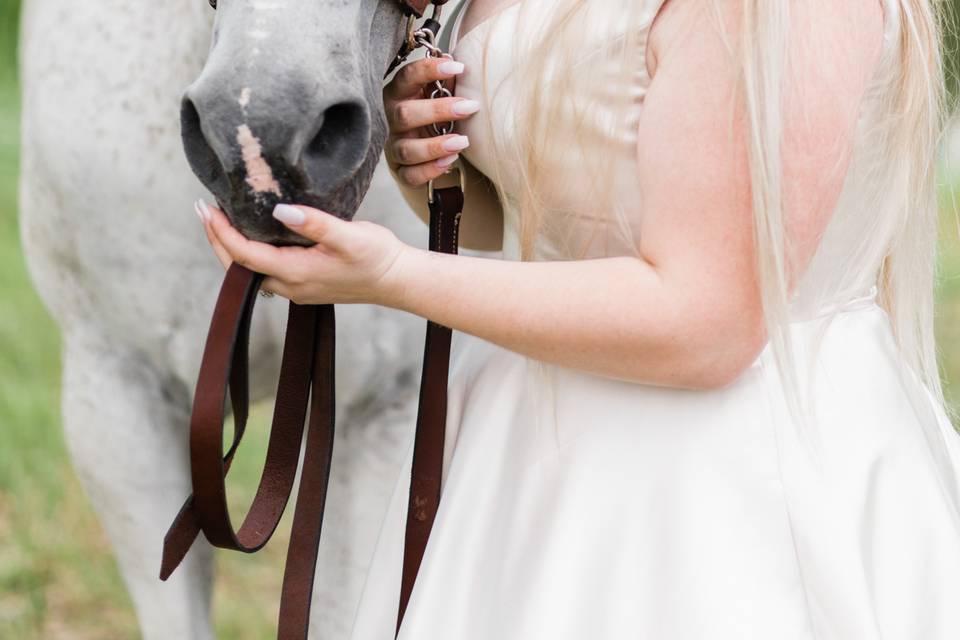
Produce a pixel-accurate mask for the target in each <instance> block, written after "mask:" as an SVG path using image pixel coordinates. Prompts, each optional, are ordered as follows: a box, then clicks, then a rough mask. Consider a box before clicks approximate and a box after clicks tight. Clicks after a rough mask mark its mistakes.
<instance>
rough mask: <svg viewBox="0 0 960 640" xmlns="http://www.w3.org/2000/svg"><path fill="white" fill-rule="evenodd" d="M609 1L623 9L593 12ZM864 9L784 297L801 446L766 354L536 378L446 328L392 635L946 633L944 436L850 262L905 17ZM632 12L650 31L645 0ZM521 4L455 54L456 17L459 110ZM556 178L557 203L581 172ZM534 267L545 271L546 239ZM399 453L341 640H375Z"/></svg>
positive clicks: (390, 616) (949, 574) (951, 604)
mask: <svg viewBox="0 0 960 640" xmlns="http://www.w3.org/2000/svg"><path fill="white" fill-rule="evenodd" d="M466 1H467V2H469V0H466ZM621 1H635V0H611V2H621ZM879 1H882V2H883V5H884V15H885V29H886V34H885V38H886V44H885V47H886V48H885V52H884V57H883V62H882V65H881V69H880V71H879V72H878V74H877V76H876V79H875V82H874V84H873V85H871V87H870V90H869V91H868V94H867V96H866V98H865V100H864V104H863V111H862V114H861V125H862V130H861V131H862V135H861V136H860V138H859V139H858V144H857V146H856V151H855V156H854V161H853V164H852V165H851V167H850V170H849V175H848V179H847V182H846V184H845V186H844V190H843V193H842V195H841V198H840V202H839V204H838V207H837V209H836V211H835V214H834V218H833V219H832V222H831V225H830V227H829V228H828V230H827V232H826V234H825V236H824V238H823V241H822V245H821V247H820V249H819V251H818V253H817V255H816V256H815V257H814V260H813V262H812V263H811V266H810V268H809V270H808V272H807V274H806V275H805V279H804V282H803V284H802V285H801V286H800V287H799V293H798V294H797V298H796V299H795V300H794V305H795V306H794V317H795V320H794V322H793V323H792V328H793V329H794V340H795V345H796V346H797V348H798V349H797V350H798V353H799V352H803V350H804V349H805V348H806V347H809V346H810V345H812V344H814V343H815V341H816V339H817V337H818V336H819V337H820V338H821V340H822V342H821V344H820V347H819V351H818V355H817V357H816V359H815V360H813V361H811V362H808V363H807V365H805V366H807V367H813V368H815V369H816V371H815V373H816V374H817V375H816V378H815V380H816V383H815V386H814V395H815V401H816V406H817V407H818V409H817V411H818V413H817V416H818V434H817V438H818V441H819V454H818V455H816V456H814V455H812V454H811V451H810V449H809V448H808V446H807V445H806V443H805V441H804V440H802V438H801V436H800V435H798V431H797V430H796V429H795V428H794V426H793V424H792V423H791V422H790V420H789V418H788V414H787V405H786V404H785V400H784V395H783V388H782V386H781V383H780V381H779V378H778V377H777V375H776V373H775V369H774V365H773V360H772V353H771V350H770V347H769V346H768V348H767V349H766V350H764V351H763V352H762V353H761V355H760V356H759V357H758V358H757V359H756V361H755V362H754V363H753V365H752V366H751V367H750V368H749V369H748V370H747V371H746V372H745V373H743V375H742V376H741V377H740V378H739V379H738V380H737V381H736V382H734V383H733V384H731V385H729V386H727V387H725V388H722V389H715V390H707V391H691V390H679V389H670V388H665V387H654V386H647V385H642V384H633V383H628V382H625V381H617V380H613V379H608V378H604V377H600V376H596V375H592V374H588V373H585V372H581V371H577V370H573V369H569V368H564V367H560V366H554V365H549V364H544V363H542V362H537V361H535V360H532V359H530V358H527V357H525V356H523V355H521V354H518V353H515V352H512V351H509V350H507V349H504V348H501V347H499V346H497V345H494V344H492V343H490V342H487V341H484V340H481V339H479V338H476V337H473V336H470V335H467V334H463V333H459V332H454V339H453V353H452V362H451V372H450V384H449V411H448V422H447V440H446V458H445V460H446V465H445V472H444V481H443V489H442V492H443V493H442V500H441V504H440V508H439V512H438V514H437V519H436V522H435V524H434V528H433V531H432V534H431V537H430V540H429V544H428V546H427V549H426V553H425V556H424V558H423V564H422V565H421V568H420V573H419V576H418V579H417V583H416V585H415V587H414V590H413V593H412V596H411V599H410V602H409V605H408V609H407V611H406V615H405V618H404V621H403V625H402V627H401V629H400V634H399V638H400V639H401V640H625V639H628V638H629V639H634V640H693V639H711V640H746V639H757V640H761V639H762V640H813V639H818V640H827V639H829V640H867V639H870V640H880V639H881V638H882V639H883V640H960V482H958V472H960V471H958V470H960V436H958V435H957V432H956V431H954V429H953V427H952V425H951V424H950V422H949V420H948V418H947V416H946V415H945V414H944V413H943V412H942V411H941V410H939V408H938V407H937V406H936V405H935V404H934V402H933V401H932V400H931V397H930V396H929V394H928V393H927V392H926V391H925V390H924V389H923V388H922V387H920V386H919V384H918V383H917V382H916V378H915V377H914V376H913V375H912V373H910V372H909V371H907V370H905V367H904V365H903V364H902V363H901V362H900V361H899V360H898V357H897V352H896V348H895V344H894V338H893V334H892V329H891V325H890V322H889V318H888V316H887V314H886V312H885V311H884V310H883V309H882V308H881V307H880V306H878V304H877V302H876V288H875V287H874V283H875V282H877V270H876V267H878V266H879V265H876V266H875V267H874V268H870V269H866V268H864V267H862V266H860V267H857V268H854V266H855V265H851V264H848V263H846V262H845V260H848V259H850V256H851V255H852V254H854V253H858V252H854V251H852V250H851V248H852V247H853V246H854V245H853V244H852V243H854V242H855V241H856V240H855V239H858V238H863V237H864V236H865V235H869V234H868V233H866V229H867V228H869V216H870V215H881V214H882V212H881V211H878V210H877V208H876V207H874V208H872V209H870V210H866V207H865V206H864V203H866V202H868V201H870V197H871V194H873V195H875V194H876V192H877V191H878V189H879V190H881V191H882V186H881V184H878V183H877V182H876V175H877V170H878V168H879V169H882V168H883V163H885V162H887V159H886V158H885V157H884V156H883V154H882V153H876V150H877V149H882V147H881V146H879V145H876V144H871V140H870V137H869V136H870V133H869V132H871V131H873V132H876V131H878V130H877V129H876V127H875V126H873V127H871V126H868V125H877V122H878V118H879V116H878V115H877V114H878V113H879V109H880V106H881V104H882V100H883V97H884V95H885V90H886V88H887V87H888V86H889V83H890V82H892V81H893V80H892V79H893V78H895V75H896V71H897V67H896V65H897V61H898V58H897V55H896V54H897V51H898V48H897V41H898V37H899V36H898V33H899V29H900V19H899V17H898V14H897V10H896V5H897V3H896V0H879ZM645 2H646V5H645V7H644V11H645V16H646V17H645V24H646V25H647V27H648V28H649V25H650V24H651V23H652V21H653V18H654V16H655V15H656V13H657V11H658V10H659V9H660V8H661V6H662V4H663V2H664V0H645ZM517 6H518V5H512V6H509V7H508V8H506V9H504V10H503V11H502V13H501V14H500V16H498V17H497V19H496V20H487V21H485V22H483V23H481V24H480V25H478V26H477V27H476V29H473V30H471V31H470V32H469V33H468V34H467V35H466V37H465V38H463V39H457V33H458V30H459V25H460V22H461V19H462V15H463V12H462V11H461V12H460V13H458V14H456V15H455V19H454V20H453V22H452V31H453V47H452V49H451V50H452V53H453V56H454V58H456V59H458V60H461V61H463V62H465V63H466V69H467V70H466V72H465V73H464V74H463V75H462V76H461V77H459V78H458V81H457V90H456V91H457V95H461V96H466V97H478V96H479V95H480V91H481V87H482V84H481V78H480V77H479V70H480V68H481V62H480V56H481V41H482V39H483V37H484V33H486V32H488V31H489V30H490V29H491V28H493V29H495V32H492V33H487V36H489V37H490V38H491V39H492V44H493V45H494V46H493V47H492V49H491V51H493V52H497V51H501V50H506V49H507V48H508V47H509V46H510V43H511V31H512V29H511V22H512V21H513V20H514V18H515V15H516V13H517V11H516V9H517ZM641 53H642V52H641ZM505 60H506V57H504V58H503V59H501V58H500V57H499V56H498V55H496V53H494V54H493V55H491V57H490V60H489V67H488V71H487V72H488V74H489V78H488V79H489V80H490V82H491V83H492V85H494V86H496V85H498V84H502V86H501V87H500V90H499V93H498V94H497V95H498V97H497V98H496V99H495V101H494V105H493V109H494V111H495V113H496V115H497V116H499V117H494V118H493V122H494V123H496V125H495V126H497V127H503V129H502V130H499V131H489V130H488V129H487V128H486V124H485V120H484V119H483V118H479V117H474V118H470V119H467V120H466V121H464V122H463V123H460V125H462V126H461V127H460V130H461V131H462V132H463V133H466V134H468V135H469V136H470V138H471V146H470V147H469V148H468V149H467V150H466V151H465V152H464V155H465V157H466V158H467V159H468V160H469V161H470V162H471V163H472V164H474V165H475V166H476V167H477V168H479V169H480V170H481V171H483V172H484V173H486V174H487V175H488V176H492V175H493V172H492V168H493V163H495V162H498V161H499V159H498V158H496V157H493V155H492V154H491V150H490V145H489V140H490V136H491V135H494V134H497V135H504V134H509V123H510V120H509V117H506V116H505V114H507V113H508V109H509V105H510V100H511V92H512V91H514V89H513V87H512V81H513V80H512V78H511V77H510V70H509V68H507V65H506V63H505V62H504V61H505ZM637 69H638V71H637V73H636V74H635V76H634V78H635V83H636V84H635V86H633V87H628V88H627V89H628V90H630V91H632V95H633V96H634V97H635V100H634V103H633V107H634V108H633V110H632V111H631V114H630V117H631V120H630V121H629V122H627V123H626V124H627V126H625V127H623V128H622V129H619V130H620V131H622V132H623V133H622V135H621V137H618V139H617V140H614V141H612V142H614V143H615V144H616V145H617V147H616V148H617V149H618V153H620V154H621V155H622V157H621V158H619V162H618V166H619V167H620V170H622V172H623V174H622V180H620V185H621V186H620V188H621V189H622V197H623V198H624V199H625V200H624V201H625V202H636V201H637V198H639V196H640V194H638V193H637V192H636V190H637V186H636V182H637V181H636V180H635V179H631V177H632V176H635V175H636V174H635V171H636V164H635V159H634V157H635V144H636V138H635V135H636V130H637V127H636V118H637V117H639V113H640V110H641V109H642V106H643V95H644V92H645V90H646V86H647V85H648V83H649V82H650V78H649V77H648V75H647V73H646V71H645V69H646V66H645V64H644V61H643V58H642V57H640V58H638V61H637ZM596 72H603V69H598V70H596ZM566 99H576V97H567V98H566ZM563 134H564V132H563V123H560V124H558V126H557V132H556V135H563ZM558 166H559V167H560V169H559V170H560V171H561V183H562V184H566V185H567V186H573V187H574V188H572V189H569V190H567V191H565V192H564V193H567V194H569V197H570V198H571V199H573V198H575V197H576V191H577V190H576V188H575V187H576V184H577V180H582V179H583V178H582V177H581V175H580V174H579V173H577V172H576V171H575V168H573V169H570V170H569V172H568V174H566V175H563V174H562V172H563V171H564V169H563V166H562V163H558ZM507 173H508V174H509V172H507ZM871 176H873V182H871V179H870V178H871ZM507 188H508V191H509V189H510V188H511V185H507ZM468 195H469V194H468ZM503 206H504V225H505V228H504V238H505V239H504V250H503V258H504V259H507V260H516V259H518V256H519V251H518V244H517V235H516V229H517V220H516V211H515V208H514V207H513V206H512V204H511V202H509V201H508V202H505V203H503ZM604 240H605V242H602V243H599V244H598V245H597V247H596V248H595V251H596V252H597V253H606V254H616V253H617V252H618V251H619V250H620V249H621V248H622V247H618V245H617V240H616V235H615V234H614V233H611V234H609V235H608V236H607V237H606V238H604ZM538 251H539V255H540V257H541V258H542V259H552V258H563V257H564V254H563V251H562V249H560V248H559V247H557V246H550V245H549V243H548V244H545V245H543V246H540V247H539V249H538ZM543 380H546V382H544V381H543ZM411 444H412V443H411ZM410 454H412V448H411V450H410ZM410 454H408V456H407V459H406V463H405V464H404V465H403V468H402V471H401V473H400V475H399V477H398V481H397V484H396V489H395V492H394V494H393V496H392V498H391V501H390V504H389V509H388V512H387V513H386V516H385V519H384V522H383V527H382V531H381V533H380V536H379V540H378V543H377V546H376V550H375V554H374V557H373V561H372V564H371V567H370V570H369V573H368V577H367V580H366V584H365V587H364V590H363V594H362V598H361V601H360V603H359V607H358V610H357V614H356V618H355V624H354V628H353V633H352V636H351V637H352V639H353V640H389V639H390V638H393V637H394V630H395V624H396V615H397V607H398V601H399V590H400V575H401V559H402V553H403V535H404V523H405V515H406V513H405V512H406V506H407V499H408V490H409V472H410Z"/></svg>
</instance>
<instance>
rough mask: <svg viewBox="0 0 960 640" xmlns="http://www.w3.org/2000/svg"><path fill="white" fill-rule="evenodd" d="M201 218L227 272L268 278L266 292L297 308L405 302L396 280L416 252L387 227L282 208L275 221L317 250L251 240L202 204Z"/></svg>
mask: <svg viewBox="0 0 960 640" xmlns="http://www.w3.org/2000/svg"><path fill="white" fill-rule="evenodd" d="M195 208H196V212H197V216H198V217H199V218H200V221H201V222H202V223H203V226H204V228H205V230H206V233H207V239H208V240H209V241H210V244H211V246H212V247H213V250H214V253H216V255H217V258H218V259H219V260H220V262H221V263H222V264H223V266H224V268H227V267H229V266H230V263H232V262H236V263H238V264H241V265H243V266H245V267H247V268H248V269H250V270H252V271H256V272H257V273H262V274H264V275H266V276H267V278H265V279H264V281H263V285H262V290H265V291H270V292H273V293H278V294H280V295H281V296H283V297H284V298H287V299H289V300H292V301H293V302H296V303H297V304H337V303H355V302H362V303H372V304H383V305H390V304H395V303H396V302H397V301H398V300H400V299H401V298H402V293H403V292H402V290H401V287H400V279H399V278H398V277H397V272H398V265H399V263H400V262H401V260H400V258H401V257H402V256H403V255H404V254H405V253H406V252H407V251H416V249H415V247H411V246H410V245H407V244H405V243H403V242H401V241H400V239H399V238H397V236H396V235H394V233H393V232H392V231H390V230H389V229H387V228H386V227H383V226H381V225H378V224H376V223H374V222H369V221H366V220H356V221H346V220H341V219H340V218H338V217H336V216H334V215H332V214H329V213H326V212H324V211H320V210H319V209H313V208H311V207H306V206H302V205H298V206H293V205H286V204H281V205H277V207H276V209H274V212H273V216H274V217H275V218H276V219H277V220H279V221H280V222H282V223H283V224H284V225H286V226H287V227H288V228H289V229H291V230H292V231H295V232H296V233H298V234H300V235H302V236H303V237H305V238H308V239H310V240H312V241H314V242H316V243H317V244H315V245H314V246H312V247H309V248H306V247H275V246H273V245H270V244H266V243H263V242H256V241H253V240H248V239H247V238H245V237H243V235H241V234H240V232H239V231H237V230H236V229H235V228H234V227H233V226H232V225H231V224H230V221H229V220H228V219H227V216H226V215H224V213H223V212H222V211H221V210H220V209H217V208H216V207H211V206H209V205H207V204H206V203H205V202H204V201H203V200H199V201H197V203H196V206H195Z"/></svg>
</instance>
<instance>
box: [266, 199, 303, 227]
mask: <svg viewBox="0 0 960 640" xmlns="http://www.w3.org/2000/svg"><path fill="white" fill-rule="evenodd" d="M273 217H274V218H276V219H277V220H279V221H280V222H282V223H284V224H292V225H294V226H296V225H300V224H303V223H304V221H306V219H307V216H306V214H304V213H303V211H301V210H300V209H298V208H297V207H294V206H293V205H289V204H278V205H277V206H276V207H274V208H273Z"/></svg>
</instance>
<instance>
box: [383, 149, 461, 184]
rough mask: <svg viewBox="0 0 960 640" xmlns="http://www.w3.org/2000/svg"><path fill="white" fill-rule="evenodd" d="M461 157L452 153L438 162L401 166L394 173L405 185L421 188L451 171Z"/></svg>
mask: <svg viewBox="0 0 960 640" xmlns="http://www.w3.org/2000/svg"><path fill="white" fill-rule="evenodd" d="M459 157H460V154H459V153H451V154H450V155H448V156H444V157H442V158H440V159H438V160H431V161H430V162H421V163H420V164H412V165H400V166H398V167H396V168H395V169H394V172H395V173H396V174H397V177H398V178H399V179H400V180H402V181H403V183H404V184H406V185H408V186H411V187H420V186H423V185H425V184H426V183H427V182H429V181H430V180H435V179H436V178H439V177H440V176H442V175H443V174H445V173H446V172H447V171H449V170H450V165H451V164H453V163H454V162H456V160H457V158H459Z"/></svg>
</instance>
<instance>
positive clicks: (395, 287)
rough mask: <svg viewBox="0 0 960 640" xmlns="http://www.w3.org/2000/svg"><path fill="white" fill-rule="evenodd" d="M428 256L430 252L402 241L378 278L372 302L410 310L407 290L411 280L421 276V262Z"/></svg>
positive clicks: (413, 280)
mask: <svg viewBox="0 0 960 640" xmlns="http://www.w3.org/2000/svg"><path fill="white" fill-rule="evenodd" d="M429 258H430V252H429V251H426V250H424V249H420V248H418V247H414V246H412V245H409V244H406V243H402V244H401V246H400V250H399V251H398V252H397V255H396V257H395V258H394V260H393V262H392V263H391V264H390V266H389V267H388V268H387V270H386V272H385V273H384V275H383V277H382V278H381V279H380V282H379V283H378V286H377V287H376V289H375V292H374V299H373V300H372V302H373V303H374V304H378V305H380V306H383V307H391V308H393V309H400V310H402V311H410V308H409V292H410V288H411V286H410V284H411V282H415V279H416V278H418V277H422V276H420V275H419V274H422V273H423V272H424V268H423V266H422V263H423V262H424V260H426V259H429Z"/></svg>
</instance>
